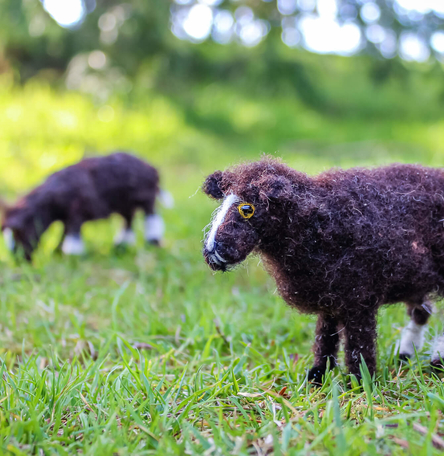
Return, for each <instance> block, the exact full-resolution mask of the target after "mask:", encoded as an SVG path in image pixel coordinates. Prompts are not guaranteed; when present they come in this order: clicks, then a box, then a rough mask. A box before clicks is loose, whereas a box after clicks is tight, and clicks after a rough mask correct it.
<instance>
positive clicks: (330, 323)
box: [308, 315, 339, 385]
mask: <svg viewBox="0 0 444 456" xmlns="http://www.w3.org/2000/svg"><path fill="white" fill-rule="evenodd" d="M338 346H339V332H338V320H337V319H336V318H334V317H332V316H327V315H320V316H319V318H318V322H317V324H316V339H315V344H314V347H313V349H314V353H315V359H314V366H313V367H312V368H311V369H310V370H309V372H308V380H309V381H311V382H313V383H315V384H318V385H320V384H321V383H322V376H323V375H324V374H325V372H326V370H327V365H328V363H330V367H334V366H336V356H337V353H338Z"/></svg>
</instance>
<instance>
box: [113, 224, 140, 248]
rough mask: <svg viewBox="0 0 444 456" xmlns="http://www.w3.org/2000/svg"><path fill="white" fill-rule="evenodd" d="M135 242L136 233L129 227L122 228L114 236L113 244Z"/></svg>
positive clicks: (131, 243)
mask: <svg viewBox="0 0 444 456" xmlns="http://www.w3.org/2000/svg"><path fill="white" fill-rule="evenodd" d="M135 243H136V234H135V233H134V231H133V230H132V229H131V228H123V229H122V231H120V233H118V234H117V236H116V237H115V238H114V244H116V245H120V244H126V245H134V244H135Z"/></svg>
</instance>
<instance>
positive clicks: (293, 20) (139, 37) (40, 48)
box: [0, 0, 444, 106]
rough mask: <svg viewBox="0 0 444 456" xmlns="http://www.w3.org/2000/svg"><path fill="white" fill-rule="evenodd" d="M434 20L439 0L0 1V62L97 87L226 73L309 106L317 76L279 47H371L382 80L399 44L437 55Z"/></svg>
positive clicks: (347, 50)
mask: <svg viewBox="0 0 444 456" xmlns="http://www.w3.org/2000/svg"><path fill="white" fill-rule="evenodd" d="M69 8H71V9H72V18H71V19H72V20H71V22H69V21H70V17H69V14H68V13H69V11H71V10H70V9H69ZM76 14H77V16H76ZM54 18H55V19H57V20H58V22H57V21H56V20H55V19H54ZM60 24H62V25H64V26H63V27H62V26H60ZM443 25H444V1H438V0H436V1H433V0H417V1H416V2H414V1H407V0H277V1H269V0H263V1H258V0H243V1H232V0H175V1H174V2H173V1H170V0H127V1H126V2H122V1H121V0H0V71H2V69H3V70H5V69H7V68H9V67H10V66H12V67H13V68H14V69H16V71H17V74H18V75H19V77H20V79H21V80H26V79H27V78H29V77H31V76H33V75H35V74H37V73H38V72H41V71H42V70H45V71H46V72H47V74H48V70H50V71H52V72H55V74H56V76H60V75H61V74H65V75H66V83H67V85H68V87H69V88H73V89H81V90H84V91H86V92H91V93H94V94H95V95H96V96H98V97H99V98H102V97H103V98H106V96H107V93H109V91H110V90H111V89H112V90H117V91H118V90H122V91H128V89H129V88H130V87H131V84H133V83H134V82H136V83H137V84H139V85H142V86H156V87H159V88H162V89H164V90H174V89H179V90H182V89H183V88H184V87H186V83H187V81H190V80H191V79H192V80H193V81H196V82H199V81H200V82H204V81H205V82H210V81H217V80H224V81H231V82H233V81H234V80H236V81H237V82H238V83H239V84H243V86H244V87H246V88H248V89H249V90H255V89H256V90H260V91H264V90H265V91H268V92H270V93H271V94H272V93H274V91H277V90H296V91H297V93H298V94H299V96H300V98H301V99H302V100H304V101H305V102H306V103H308V104H311V105H313V106H320V105H322V101H321V100H322V99H323V97H321V96H320V94H319V93H318V90H317V89H316V84H315V82H314V81H315V79H316V77H315V76H313V74H310V70H309V69H308V68H307V67H306V65H305V64H304V63H302V62H303V60H301V59H300V58H299V56H301V54H300V53H298V52H286V51H285V49H284V48H285V47H287V49H288V51H290V49H291V48H298V47H300V48H305V49H308V50H311V51H316V52H321V53H337V54H341V55H353V54H357V53H367V54H370V55H372V56H373V57H374V60H373V64H372V65H371V68H370V72H369V74H370V76H371V77H372V78H373V80H374V81H375V82H376V83H382V82H384V81H385V80H387V79H388V78H390V77H391V76H393V75H395V76H396V77H402V75H403V74H404V67H403V66H402V65H400V63H399V61H398V60H396V59H394V60H393V59H392V57H394V56H396V55H398V54H399V55H400V56H401V57H402V58H403V59H405V60H416V61H425V60H428V59H429V58H430V56H431V54H433V55H435V57H436V58H437V59H439V60H442V59H443V58H444V57H443V56H444V32H443V31H442V29H443ZM190 41H191V42H192V43H193V44H190V43H189V42H190ZM262 41H264V42H263V43H262V44H260V45H259V43H261V42H262ZM282 42H283V43H285V44H286V45H287V46H283V45H282ZM197 44H199V46H197ZM238 44H241V46H238ZM251 48H254V49H251ZM2 56H3V57H2ZM383 57H384V58H387V59H389V60H384V59H383Z"/></svg>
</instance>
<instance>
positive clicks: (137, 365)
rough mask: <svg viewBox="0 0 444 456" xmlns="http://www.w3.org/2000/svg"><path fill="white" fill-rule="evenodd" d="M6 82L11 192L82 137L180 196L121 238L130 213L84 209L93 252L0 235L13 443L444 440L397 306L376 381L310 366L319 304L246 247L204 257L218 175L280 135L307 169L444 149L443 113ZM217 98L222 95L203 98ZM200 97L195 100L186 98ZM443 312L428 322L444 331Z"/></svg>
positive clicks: (413, 449) (237, 446)
mask: <svg viewBox="0 0 444 456" xmlns="http://www.w3.org/2000/svg"><path fill="white" fill-rule="evenodd" d="M2 87H4V89H0V125H1V126H2V127H1V130H0V157H1V163H2V166H1V169H0V175H1V180H0V191H1V193H2V194H3V196H4V197H6V198H8V199H10V200H12V199H14V197H15V196H16V195H18V194H21V193H23V192H24V191H26V190H27V189H30V188H32V186H33V185H36V184H37V183H38V182H40V181H41V180H42V179H43V177H44V176H46V175H47V174H48V173H50V172H52V171H54V170H56V169H58V168H60V167H61V166H65V165H67V164H69V163H73V162H75V161H76V160H79V159H80V158H81V157H82V156H83V154H85V153H86V154H92V153H95V152H96V151H98V152H100V153H105V152H107V151H110V150H112V149H115V148H119V147H120V148H125V149H131V150H134V151H136V152H137V153H138V154H139V155H140V156H142V157H144V158H146V159H147V160H149V161H151V162H152V163H153V164H155V165H156V166H158V168H159V170H160V172H161V174H162V178H163V186H164V187H165V188H167V189H168V190H169V191H170V192H171V193H172V194H173V195H174V198H175V200H176V205H175V208H174V209H172V210H166V209H161V212H162V214H163V216H164V218H165V221H166V227H167V231H166V237H165V245H164V247H163V248H161V249H155V248H152V247H145V246H144V245H143V241H142V239H141V231H142V219H141V218H138V219H137V229H138V235H139V239H138V245H137V249H133V250H128V251H127V252H125V253H121V254H117V253H115V252H114V251H113V248H112V239H113V236H114V234H115V232H116V231H117V230H118V229H119V226H120V223H121V221H120V220H119V218H118V217H112V218H111V220H106V221H100V222H95V223H91V224H87V225H85V227H84V232H83V234H84V237H85V239H86V244H87V250H88V254H87V255H86V256H85V257H82V258H63V257H59V256H57V255H53V254H52V250H53V248H54V247H55V246H56V244H57V242H58V237H59V236H60V234H61V226H59V225H57V224H55V225H53V226H51V228H50V230H49V231H48V232H47V233H46V234H45V236H44V238H43V240H42V245H41V246H40V248H39V250H38V252H37V254H36V256H35V260H34V263H33V265H28V264H15V263H14V261H13V260H12V259H11V258H10V256H9V254H8V252H7V251H6V248H5V246H4V245H3V243H0V306H1V307H0V325H1V331H0V346H1V351H0V364H1V365H0V369H1V371H2V375H1V379H2V381H1V383H0V422H1V424H0V434H1V441H0V448H1V454H7V455H30V454H36V455H51V454H54V455H55V454H57V455H65V454H85V455H149V454H158V455H166V454H177V455H182V454H205V455H225V454H233V455H234V454H235V455H250V454H255V455H256V454H257V455H265V454H275V455H280V454H282V455H287V454H288V455H299V454H301V455H302V454H304V455H310V454H316V455H324V454H325V455H326V454H334V455H373V454H387V455H388V454H391V455H397V454H415V456H419V455H431V454H440V453H441V451H442V450H443V449H444V440H442V439H441V437H440V434H444V420H443V416H442V411H444V396H443V394H444V385H443V383H442V382H441V381H440V379H438V378H436V377H433V376H431V375H430V372H429V369H428V365H427V362H428V354H427V349H428V348H429V345H427V346H426V349H425V350H424V352H421V353H418V355H417V358H416V359H414V360H412V361H411V362H410V364H402V365H401V364H400V363H399V361H398V360H397V359H396V357H395V356H394V352H395V347H396V341H397V340H398V339H399V336H400V331H401V328H402V327H403V325H404V324H405V323H406V321H407V316H406V313H405V308H404V307H403V306H402V305H399V306H392V307H391V308H387V309H382V311H381V312H380V315H379V339H378V347H379V365H378V372H377V378H376V380H377V381H376V382H372V381H371V379H369V378H368V377H366V376H364V386H363V388H360V387H359V386H358V385H357V384H354V383H352V384H351V385H350V384H349V383H348V381H347V378H346V377H345V370H344V367H343V363H342V355H341V366H340V367H339V368H336V369H335V370H334V371H331V372H330V373H329V374H328V376H327V379H326V381H325V383H324V385H323V387H322V388H320V389H315V388H312V387H311V385H309V384H307V382H306V371H307V368H309V367H310V365H311V362H312V358H313V357H312V354H311V351H310V350H311V344H312V342H313V337H314V327H315V319H314V317H312V316H306V315H300V314H298V313H297V312H295V311H294V310H290V309H289V308H288V307H287V306H286V305H285V303H284V302H283V301H282V299H280V297H279V296H278V295H277V293H276V291H275V285H274V283H273V281H272V280H271V279H270V278H269V277H268V276H267V274H266V273H265V272H264V271H263V269H262V267H261V265H260V259H258V258H250V259H249V260H248V261H247V262H246V263H245V264H244V265H242V266H241V267H239V268H238V269H237V270H236V271H234V272H231V273H228V274H213V273H212V272H211V271H210V270H209V269H208V267H207V266H206V265H205V263H204V261H203V259H202V256H201V253H200V251H201V246H202V244H201V241H202V236H203V234H202V229H203V228H204V226H205V225H206V224H207V223H208V222H209V220H210V217H211V212H212V210H214V208H215V203H213V202H211V201H210V200H208V198H206V197H205V196H204V195H203V194H202V193H201V192H200V191H199V186H200V184H201V183H202V180H203V178H204V177H205V175H206V174H208V173H210V172H212V171H214V169H216V168H225V167H227V166H229V165H230V164H233V163H237V162H239V161H241V160H244V159H257V158H258V157H260V154H261V153H271V154H275V155H277V156H281V157H283V159H284V160H285V161H286V162H287V163H288V164H290V165H291V166H294V167H296V168H298V169H300V170H303V171H306V172H309V173H315V172H318V171H321V170H323V169H326V168H328V167H330V166H344V167H349V166H353V165H376V164H381V163H387V162H391V161H403V162H416V161H419V162H422V163H424V164H430V165H433V166H444V148H443V144H444V119H439V118H438V119H436V118H435V119H434V120H428V121H420V120H418V119H415V118H412V119H408V118H399V119H398V118H397V117H396V116H393V117H391V118H378V117H377V116H376V117H371V116H369V117H368V118H367V119H366V118H362V117H357V118H352V117H339V116H334V115H326V114H320V113H319V112H316V111H313V110H311V109H308V108H306V107H304V106H303V105H301V104H300V103H297V102H295V100H292V99H286V98H282V97H281V98H279V99H275V100H272V101H270V100H268V101H267V100H261V99H255V98H249V97H248V96H247V95H245V96H242V95H241V94H239V93H235V92H233V91H230V89H228V88H224V87H220V86H209V87H207V88H205V89H203V90H201V91H197V92H196V93H195V94H194V97H193V100H192V104H191V105H190V104H189V103H190V101H189V100H188V99H179V98H177V99H171V98H169V97H168V96H166V95H161V94H154V93H147V94H146V95H145V96H144V98H143V99H140V100H136V101H133V102H132V103H125V102H124V101H122V100H119V99H110V100H109V101H108V102H107V104H106V105H103V104H102V105H98V104H96V103H95V102H94V100H91V99H90V98H87V97H85V96H82V95H80V94H77V93H73V92H66V91H57V90H55V89H51V88H49V86H46V85H44V84H42V83H36V82H31V83H29V84H28V85H26V86H24V87H21V88H19V87H16V86H13V85H10V84H9V85H8V83H7V81H6V83H5V84H3V86H2ZM209 100H213V101H214V100H216V101H214V103H213V104H212V103H210V101H209ZM190 110H191V111H192V112H193V113H194V115H193V116H192V117H190V114H189V113H190ZM442 316H443V314H442V311H441V310H438V311H437V313H436V315H435V317H434V318H433V319H432V323H431V325H430V330H429V333H428V336H427V338H428V340H429V341H430V340H432V339H433V338H434V337H435V335H436V334H438V333H440V332H441V331H442V329H443V328H442V327H443V325H442V324H441V323H439V321H440V317H442Z"/></svg>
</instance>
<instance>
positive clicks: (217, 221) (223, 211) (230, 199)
mask: <svg viewBox="0 0 444 456" xmlns="http://www.w3.org/2000/svg"><path fill="white" fill-rule="evenodd" d="M237 201H240V198H239V197H238V196H236V195H233V194H232V193H231V194H230V195H228V196H227V197H226V198H225V199H224V202H223V203H222V205H221V206H220V207H219V208H218V209H217V210H216V213H215V215H216V216H215V218H214V221H213V224H212V226H211V231H210V234H209V235H208V237H207V241H206V243H205V247H206V249H207V250H208V251H209V252H211V251H212V250H213V248H214V242H215V239H216V233H217V230H218V228H219V226H220V225H222V223H223V222H224V220H225V216H226V215H227V212H228V211H229V210H230V207H231V206H232V205H233V204H234V203H236V202H237Z"/></svg>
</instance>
